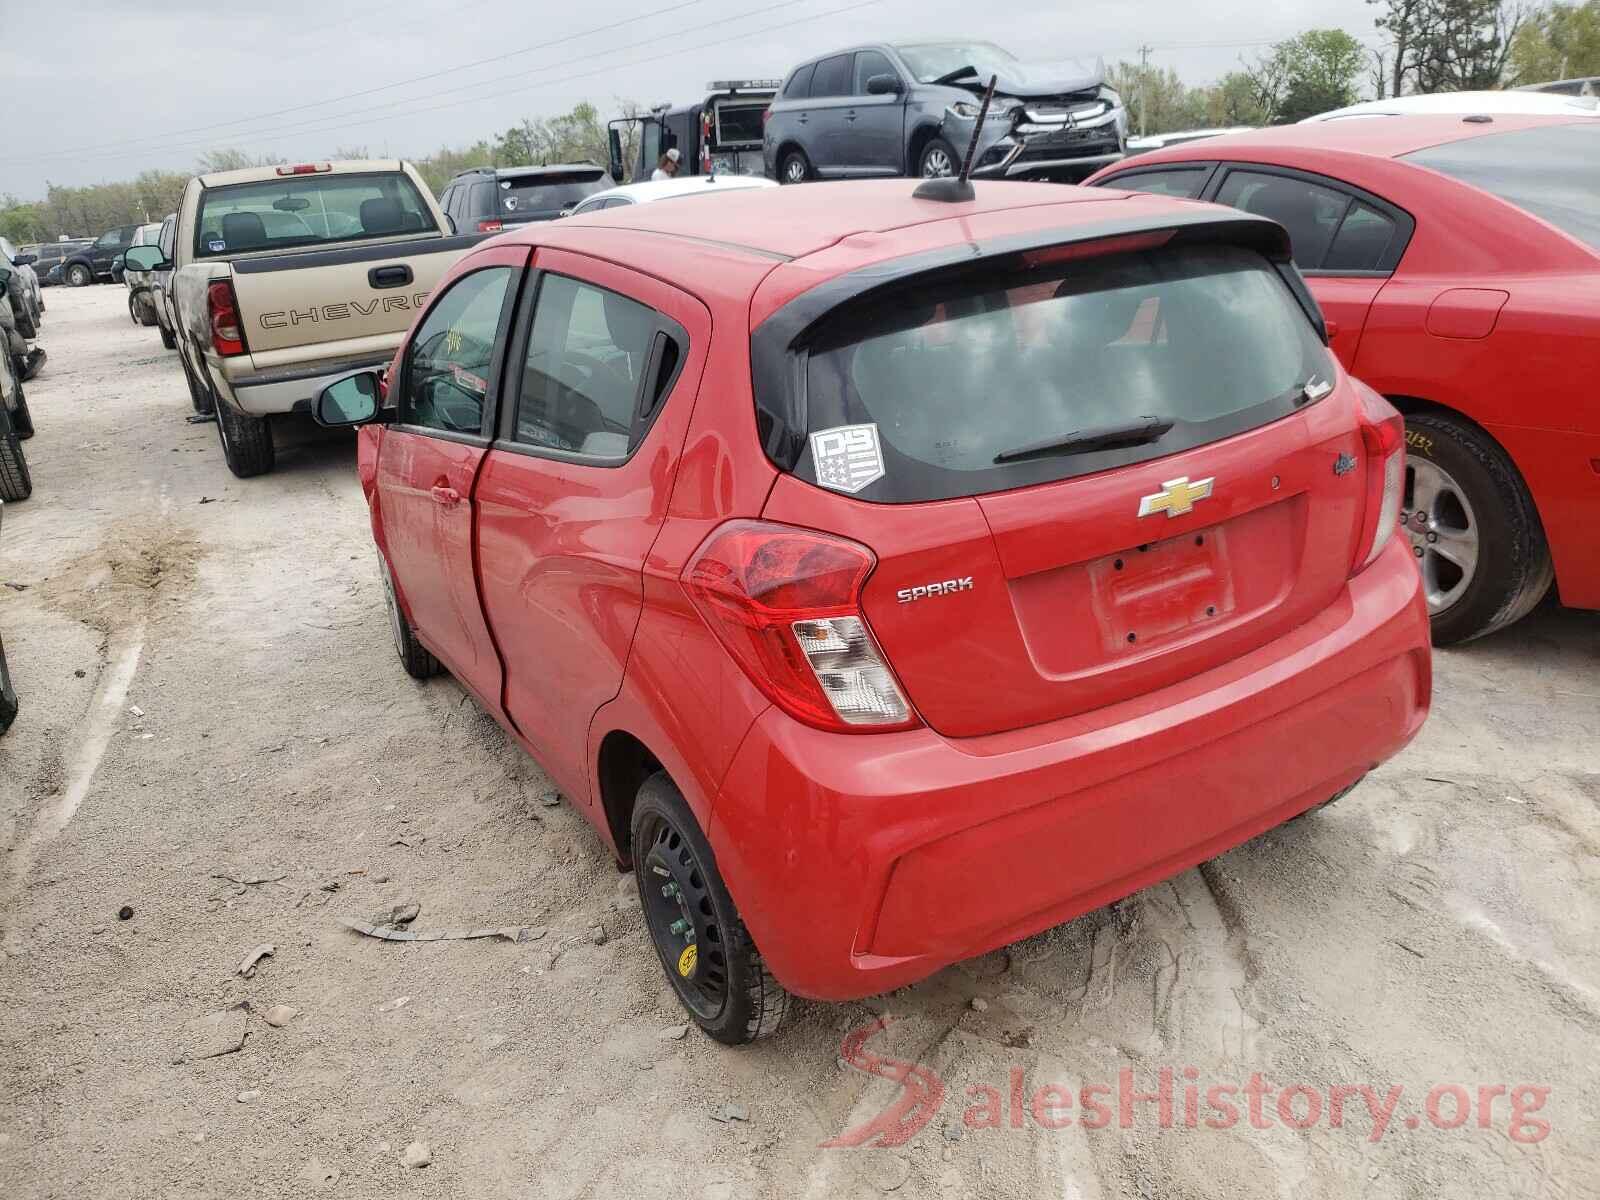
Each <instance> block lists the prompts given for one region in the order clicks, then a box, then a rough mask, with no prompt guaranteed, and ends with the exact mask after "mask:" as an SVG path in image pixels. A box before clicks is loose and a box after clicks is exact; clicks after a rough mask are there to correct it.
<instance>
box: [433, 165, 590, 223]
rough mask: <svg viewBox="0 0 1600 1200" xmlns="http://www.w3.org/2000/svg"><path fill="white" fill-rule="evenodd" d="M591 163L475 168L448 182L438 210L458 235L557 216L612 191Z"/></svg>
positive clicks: (547, 219) (550, 218)
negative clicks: (595, 196) (443, 213)
mask: <svg viewBox="0 0 1600 1200" xmlns="http://www.w3.org/2000/svg"><path fill="white" fill-rule="evenodd" d="M615 186H616V183H615V181H614V180H613V179H612V178H611V176H610V175H609V174H607V172H606V169H605V168H604V167H601V166H597V165H596V164H594V163H588V162H584V163H558V164H556V165H554V166H548V167H545V166H540V167H475V168H473V169H472V170H470V171H462V172H461V173H460V174H459V175H457V176H456V177H455V178H454V179H452V180H451V181H450V185H449V186H448V187H447V188H445V189H444V195H442V196H440V197H439V207H440V208H442V209H444V211H445V212H446V213H447V214H448V215H449V217H450V219H451V220H452V221H454V222H455V223H456V232H457V233H499V232H500V231H501V230H502V229H510V228H512V227H513V226H516V225H525V224H527V223H528V222H529V221H549V220H553V219H554V218H556V217H559V216H561V214H562V213H564V212H565V211H566V210H568V209H570V208H572V207H573V206H574V205H575V204H577V203H578V201H580V200H582V199H583V198H584V197H585V196H589V195H592V194H593V193H595V192H598V191H602V190H604V189H605V188H609V187H615Z"/></svg>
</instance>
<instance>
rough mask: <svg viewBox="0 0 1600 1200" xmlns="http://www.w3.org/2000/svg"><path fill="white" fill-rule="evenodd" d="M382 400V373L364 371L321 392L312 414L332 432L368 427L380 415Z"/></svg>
mask: <svg viewBox="0 0 1600 1200" xmlns="http://www.w3.org/2000/svg"><path fill="white" fill-rule="evenodd" d="M378 400H379V397H378V373H377V372H376V371H362V372H360V373H359V374H356V375H347V376H345V377H344V378H343V379H341V380H339V381H338V382H337V383H330V384H329V385H328V386H327V387H325V388H323V389H322V391H320V392H318V393H317V402H316V404H315V406H313V408H312V410H311V414H312V416H314V417H316V419H317V424H318V425H322V426H325V427H327V428H329V429H343V428H345V427H347V426H350V425H365V424H366V423H367V422H368V421H371V420H372V419H373V418H374V417H376V416H377V415H378Z"/></svg>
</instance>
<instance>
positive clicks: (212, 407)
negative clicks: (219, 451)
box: [172, 336, 217, 416]
mask: <svg viewBox="0 0 1600 1200" xmlns="http://www.w3.org/2000/svg"><path fill="white" fill-rule="evenodd" d="M172 348H173V349H174V350H176V349H177V348H178V340H177V337H176V336H174V337H173V340H172ZM178 363H179V365H180V366H182V367H183V381H184V382H185V383H187V384H188V385H189V403H190V404H192V405H193V406H194V410H195V412H197V413H199V414H200V415H201V416H208V415H210V414H211V413H213V412H215V411H216V409H217V402H216V400H215V399H213V398H212V395H211V389H210V388H208V387H206V386H205V385H204V384H202V383H201V382H200V381H199V380H198V379H196V378H195V375H194V371H193V370H191V369H190V367H189V360H188V359H186V358H185V357H184V356H183V352H182V351H179V353H178Z"/></svg>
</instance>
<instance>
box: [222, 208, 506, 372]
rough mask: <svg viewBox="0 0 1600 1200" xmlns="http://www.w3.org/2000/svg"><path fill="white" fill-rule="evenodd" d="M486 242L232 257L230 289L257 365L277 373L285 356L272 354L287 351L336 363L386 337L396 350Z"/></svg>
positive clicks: (434, 241)
mask: <svg viewBox="0 0 1600 1200" xmlns="http://www.w3.org/2000/svg"><path fill="white" fill-rule="evenodd" d="M482 240H483V238H482V237H481V236H461V237H442V238H422V239H418V240H415V241H404V242H388V243H385V244H384V245H381V246H352V247H348V248H346V249H332V250H310V251H305V252H301V253H296V254H272V255H261V256H254V257H251V256H240V257H238V258H235V259H234V260H233V289H234V294H235V296H236V297H237V299H238V304H239V315H240V318H241V324H242V325H243V327H244V335H245V345H246V347H247V348H248V349H249V352H250V356H251V359H252V361H253V362H254V363H255V365H256V366H258V367H268V366H272V365H274V362H275V360H276V359H277V358H278V357H280V356H278V355H276V354H275V353H274V352H275V351H284V350H293V351H294V352H295V353H294V358H295V359H296V360H300V361H303V360H305V359H306V358H308V357H310V358H325V357H330V358H331V357H335V356H337V355H339V354H341V353H344V352H345V351H346V350H359V349H362V348H365V347H368V346H371V345H372V344H373V340H374V339H382V337H383V335H392V336H393V342H394V343H395V344H397V343H398V341H399V337H400V335H401V334H403V333H404V332H405V331H406V330H407V329H408V328H410V326H411V322H412V320H413V319H414V318H415V317H416V314H417V312H418V311H419V310H420V309H422V308H423V307H424V306H425V305H426V304H427V302H428V293H429V292H431V291H432V290H433V287H434V285H435V284H436V283H438V282H439V280H440V278H441V277H442V276H443V275H444V273H445V272H446V271H447V270H449V269H450V266H451V264H453V263H454V262H455V261H456V259H457V258H459V257H460V256H461V255H462V254H463V253H464V252H465V251H466V250H467V249H468V248H469V247H471V246H474V245H476V244H477V243H478V242H480V241H482ZM308 351H309V352H310V353H308Z"/></svg>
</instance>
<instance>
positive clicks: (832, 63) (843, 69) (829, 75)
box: [811, 54, 850, 100]
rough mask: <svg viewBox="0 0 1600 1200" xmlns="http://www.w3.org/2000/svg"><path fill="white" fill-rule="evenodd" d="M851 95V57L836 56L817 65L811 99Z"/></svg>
mask: <svg viewBox="0 0 1600 1200" xmlns="http://www.w3.org/2000/svg"><path fill="white" fill-rule="evenodd" d="M849 94H850V56H849V55H848V54H835V55H834V56H833V57H832V58H825V59H823V60H822V61H821V62H819V63H818V64H817V73H816V75H815V76H813V77H812V80H811V98H812V99H813V100H815V99H819V98H821V97H823V96H848V95H849Z"/></svg>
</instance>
